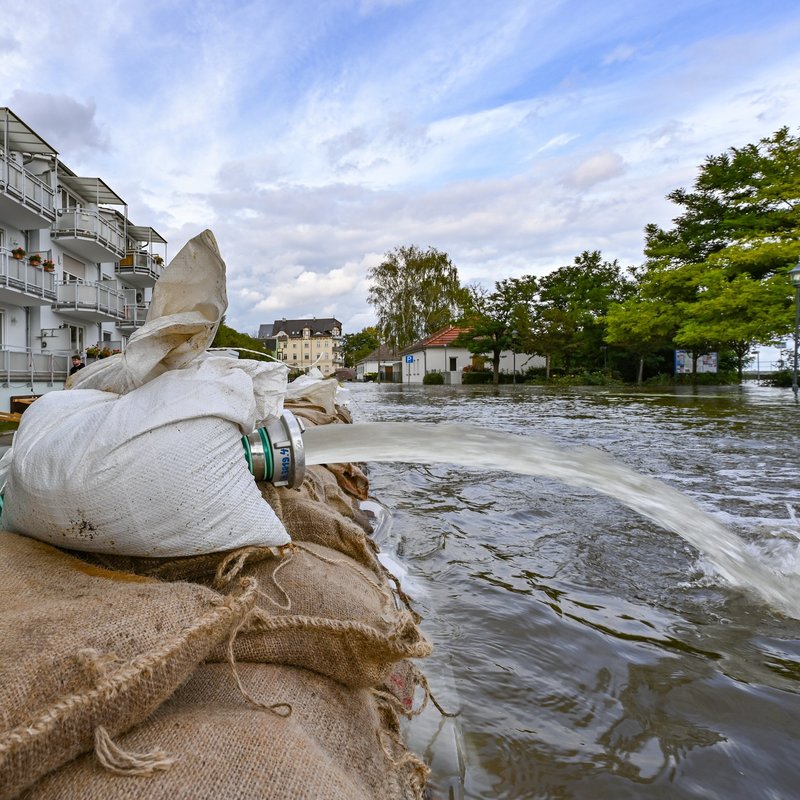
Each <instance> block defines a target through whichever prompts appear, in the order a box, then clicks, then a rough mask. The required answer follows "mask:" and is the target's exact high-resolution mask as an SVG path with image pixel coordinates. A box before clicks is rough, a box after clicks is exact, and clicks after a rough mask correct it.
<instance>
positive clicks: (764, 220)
mask: <svg viewBox="0 0 800 800" xmlns="http://www.w3.org/2000/svg"><path fill="white" fill-rule="evenodd" d="M668 198H669V199H670V200H672V202H673V203H675V204H676V205H677V206H678V207H679V210H680V213H679V214H678V216H677V217H675V219H674V220H673V226H672V227H671V228H670V229H668V230H665V229H662V228H660V227H659V226H657V225H653V224H651V225H648V226H646V228H645V256H646V261H645V264H644V267H643V269H642V271H641V273H640V275H639V285H638V292H637V297H636V298H635V299H630V300H629V301H627V303H625V304H624V305H623V307H622V308H616V309H612V310H611V311H610V313H609V315H608V317H607V323H608V331H607V334H606V339H607V341H608V342H609V343H611V344H617V345H620V344H623V343H625V344H626V346H628V347H630V348H631V349H634V350H635V351H636V352H637V353H638V354H639V355H640V357H641V356H643V354H644V353H645V352H647V350H648V349H652V348H656V347H660V346H663V344H664V343H665V341H669V342H671V343H672V345H673V346H677V347H680V348H684V349H687V350H689V351H691V352H692V354H693V356H694V358H695V360H696V357H697V355H698V354H701V353H705V352H709V351H711V350H720V351H727V352H730V353H732V354H733V356H734V359H735V363H736V368H737V371H738V374H739V379H740V380H741V376H742V370H743V366H744V364H745V362H746V359H747V357H748V353H749V352H750V350H751V348H752V347H753V346H754V345H755V344H757V343H761V344H771V343H774V342H776V341H777V340H778V339H779V338H781V337H782V336H785V335H787V334H788V333H789V331H790V330H791V289H790V285H789V282H788V280H787V279H786V273H787V271H788V269H789V268H791V266H792V265H793V263H794V262H795V261H796V260H797V256H798V254H800V139H798V138H797V137H793V136H791V134H790V133H789V131H788V129H787V128H782V129H780V130H779V131H778V132H777V133H775V134H774V135H773V136H770V137H767V138H764V139H762V140H760V141H759V142H758V144H749V145H746V146H745V147H741V148H735V147H734V148H731V149H730V150H729V151H727V152H725V153H722V154H721V155H718V156H709V157H708V158H707V159H706V160H705V162H704V163H703V165H702V166H701V167H700V170H699V173H698V176H697V179H696V180H695V183H694V186H693V187H692V190H686V189H676V190H675V191H673V192H671V193H670V194H669V195H668ZM634 331H636V334H635V336H636V337H637V338H638V347H636V345H634V344H633V343H632V342H631V339H632V336H633V335H634V333H633V332H634Z"/></svg>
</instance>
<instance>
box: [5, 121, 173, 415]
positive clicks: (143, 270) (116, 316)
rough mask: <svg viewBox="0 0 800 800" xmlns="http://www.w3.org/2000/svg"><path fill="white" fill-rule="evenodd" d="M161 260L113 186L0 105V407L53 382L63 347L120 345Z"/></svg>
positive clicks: (60, 369)
mask: <svg viewBox="0 0 800 800" xmlns="http://www.w3.org/2000/svg"><path fill="white" fill-rule="evenodd" d="M157 250H159V251H160V252H157ZM165 262H166V240H165V239H164V238H163V237H161V236H160V235H159V234H158V233H157V232H156V231H154V230H153V229H152V228H150V227H141V226H136V225H133V224H131V222H130V220H129V219H128V208H127V205H126V203H125V201H124V200H123V199H122V198H121V197H120V196H119V195H118V194H117V193H116V192H115V191H114V190H113V189H111V188H110V187H109V186H108V185H107V184H106V183H105V182H104V181H103V180H102V179H101V178H96V177H88V178H87V177H81V176H79V175H77V174H76V173H75V172H74V171H73V170H71V169H70V168H69V167H68V166H67V165H66V164H64V163H63V162H62V161H61V160H60V159H59V156H58V152H57V150H56V149H55V148H54V147H53V146H51V145H50V144H49V143H48V142H46V141H45V140H44V139H42V138H41V136H39V135H38V134H37V133H36V132H35V131H33V130H32V129H31V128H30V127H29V126H28V125H26V124H25V122H23V121H22V120H21V119H20V118H19V117H18V116H17V115H16V114H14V113H13V112H12V111H11V110H10V109H8V108H0V411H6V410H10V402H11V398H12V397H16V396H31V395H39V394H43V393H45V392H48V391H52V390H53V389H60V388H63V386H64V381H65V380H66V377H67V375H68V371H69V368H70V366H71V364H70V357H71V355H72V354H73V353H79V354H81V355H82V356H85V355H86V352H87V348H95V347H98V348H99V349H106V350H107V351H113V350H117V349H118V350H123V349H124V348H125V345H126V342H127V339H128V337H129V336H130V334H131V333H132V332H133V331H134V330H136V328H137V327H139V326H140V325H141V324H143V322H144V318H145V316H146V314H147V309H148V307H149V304H150V299H151V296H152V290H153V286H154V285H155V283H156V281H157V280H158V277H159V276H160V275H161V273H162V271H163V268H164V264H165Z"/></svg>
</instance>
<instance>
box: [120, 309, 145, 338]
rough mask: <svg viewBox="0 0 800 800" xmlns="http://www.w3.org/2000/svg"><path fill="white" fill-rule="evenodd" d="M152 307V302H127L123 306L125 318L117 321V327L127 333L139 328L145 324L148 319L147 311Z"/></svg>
mask: <svg viewBox="0 0 800 800" xmlns="http://www.w3.org/2000/svg"><path fill="white" fill-rule="evenodd" d="M149 309H150V303H149V302H147V303H126V304H125V307H124V308H123V315H124V316H123V319H121V320H120V321H119V322H118V323H117V327H118V328H119V329H120V330H121V331H123V332H125V333H127V334H129V335H130V334H131V333H133V332H134V331H135V330H137V329H138V328H141V327H142V325H144V323H145V320H146V319H147V312H148V310H149Z"/></svg>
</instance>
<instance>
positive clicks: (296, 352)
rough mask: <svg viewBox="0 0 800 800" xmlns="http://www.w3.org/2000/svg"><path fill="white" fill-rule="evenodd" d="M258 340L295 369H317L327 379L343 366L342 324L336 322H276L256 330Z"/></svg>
mask: <svg viewBox="0 0 800 800" xmlns="http://www.w3.org/2000/svg"><path fill="white" fill-rule="evenodd" d="M258 338H259V339H260V340H262V341H264V342H265V343H267V346H268V348H269V349H271V350H275V352H276V355H277V357H278V358H279V359H280V360H281V361H283V362H284V363H285V364H286V365H287V366H289V367H293V368H295V369H307V368H309V367H317V368H318V369H319V370H320V372H322V374H323V375H324V376H325V377H326V378H327V377H328V376H329V375H333V374H334V373H335V372H336V370H337V369H340V368H341V367H343V366H344V355H343V353H342V323H341V322H339V320H338V319H333V318H327V319H317V318H316V317H312V318H311V319H285V318H284V319H280V320H275V322H273V323H272V325H261V326H260V327H259V329H258ZM273 343H274V346H273Z"/></svg>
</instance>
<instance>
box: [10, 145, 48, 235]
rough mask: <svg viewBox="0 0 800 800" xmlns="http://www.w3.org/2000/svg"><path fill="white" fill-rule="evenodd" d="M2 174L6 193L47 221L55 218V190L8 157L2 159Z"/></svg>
mask: <svg viewBox="0 0 800 800" xmlns="http://www.w3.org/2000/svg"><path fill="white" fill-rule="evenodd" d="M0 176H1V179H2V187H1V188H2V189H3V191H4V192H5V193H6V194H8V195H10V196H12V197H14V198H15V199H16V200H18V201H19V202H20V203H22V204H23V205H24V206H26V207H27V208H29V209H30V210H31V211H34V212H35V213H37V214H39V216H41V217H42V218H43V219H45V220H47V222H52V221H53V220H54V219H55V216H56V213H55V192H54V191H53V190H52V189H51V188H50V187H49V186H48V185H47V184H46V183H44V182H43V181H41V180H40V179H39V178H37V177H36V176H35V175H31V174H30V172H28V171H27V170H26V169H25V168H24V167H23V166H21V165H20V164H16V163H15V162H13V161H11V160H10V159H9V158H8V157H5V158H3V159H2V164H1V165H0Z"/></svg>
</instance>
